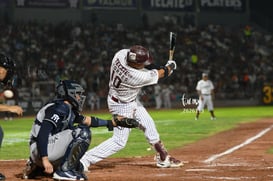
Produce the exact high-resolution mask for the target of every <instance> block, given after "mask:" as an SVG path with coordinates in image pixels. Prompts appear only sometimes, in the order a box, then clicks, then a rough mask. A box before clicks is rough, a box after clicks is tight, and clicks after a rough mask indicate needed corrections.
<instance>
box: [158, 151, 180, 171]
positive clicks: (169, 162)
mask: <svg viewBox="0 0 273 181" xmlns="http://www.w3.org/2000/svg"><path fill="white" fill-rule="evenodd" d="M155 160H156V166H157V167H159V168H177V167H181V166H183V163H182V162H181V161H180V160H177V159H175V158H174V157H171V156H170V155H168V156H167V157H166V159H165V160H164V161H162V160H161V159H160V155H159V154H157V155H156V156H155Z"/></svg>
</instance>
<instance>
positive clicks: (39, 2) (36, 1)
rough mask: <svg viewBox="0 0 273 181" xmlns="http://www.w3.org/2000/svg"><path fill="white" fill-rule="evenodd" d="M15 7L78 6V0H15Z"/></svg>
mask: <svg viewBox="0 0 273 181" xmlns="http://www.w3.org/2000/svg"><path fill="white" fill-rule="evenodd" d="M15 1H16V7H28V8H31V7H33V8H78V7H79V3H80V0H15Z"/></svg>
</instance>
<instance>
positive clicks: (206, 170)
mask: <svg viewBox="0 0 273 181" xmlns="http://www.w3.org/2000/svg"><path fill="white" fill-rule="evenodd" d="M215 170H216V169H208V168H191V169H187V170H186V172H214V171H215Z"/></svg>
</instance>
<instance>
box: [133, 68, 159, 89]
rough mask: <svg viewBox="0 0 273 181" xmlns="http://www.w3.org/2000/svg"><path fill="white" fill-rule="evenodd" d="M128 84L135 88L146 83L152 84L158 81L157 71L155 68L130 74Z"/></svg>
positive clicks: (146, 84)
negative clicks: (130, 77)
mask: <svg viewBox="0 0 273 181" xmlns="http://www.w3.org/2000/svg"><path fill="white" fill-rule="evenodd" d="M128 81H130V82H129V84H131V85H133V86H134V87H135V88H141V87H144V86H148V85H154V84H156V83H157V82H158V71H157V70H156V69H153V70H147V69H144V70H143V71H139V72H137V73H135V75H133V76H132V79H131V80H128Z"/></svg>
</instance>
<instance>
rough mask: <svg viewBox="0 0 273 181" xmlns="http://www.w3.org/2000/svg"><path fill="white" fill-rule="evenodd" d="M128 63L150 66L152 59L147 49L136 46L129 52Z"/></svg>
mask: <svg viewBox="0 0 273 181" xmlns="http://www.w3.org/2000/svg"><path fill="white" fill-rule="evenodd" d="M127 61H128V62H133V63H137V64H144V65H149V64H151V62H152V57H151V55H150V53H149V51H148V50H147V49H146V48H144V47H143V46H140V45H134V46H132V47H131V48H130V51H129V52H128V55H127Z"/></svg>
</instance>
